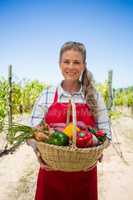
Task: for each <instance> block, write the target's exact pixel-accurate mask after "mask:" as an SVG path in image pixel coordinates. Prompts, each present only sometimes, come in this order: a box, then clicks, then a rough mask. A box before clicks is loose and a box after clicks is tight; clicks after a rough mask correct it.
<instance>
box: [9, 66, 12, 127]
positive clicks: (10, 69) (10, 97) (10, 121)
mask: <svg viewBox="0 0 133 200" xmlns="http://www.w3.org/2000/svg"><path fill="white" fill-rule="evenodd" d="M8 84H9V90H8V126H9V128H11V127H12V65H9V67H8Z"/></svg>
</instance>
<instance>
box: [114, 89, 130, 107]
mask: <svg viewBox="0 0 133 200" xmlns="http://www.w3.org/2000/svg"><path fill="white" fill-rule="evenodd" d="M114 103H115V105H116V106H133V87H132V86H131V87H128V88H120V89H117V90H116V92H115V99H114Z"/></svg>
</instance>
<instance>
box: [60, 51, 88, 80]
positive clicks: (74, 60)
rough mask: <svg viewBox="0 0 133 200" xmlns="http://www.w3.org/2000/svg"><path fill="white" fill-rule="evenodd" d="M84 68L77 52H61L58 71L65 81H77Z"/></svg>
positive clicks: (80, 56) (81, 58)
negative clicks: (59, 70)
mask: <svg viewBox="0 0 133 200" xmlns="http://www.w3.org/2000/svg"><path fill="white" fill-rule="evenodd" d="M84 68H85V64H84V62H83V57H82V54H81V53H80V52H79V51H77V50H73V49H70V50H66V51H65V52H63V54H62V57H61V60H60V69H61V72H62V75H63V77H64V79H65V80H70V81H76V80H79V78H80V75H81V74H82V72H83V71H84Z"/></svg>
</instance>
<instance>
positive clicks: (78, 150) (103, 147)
mask: <svg viewBox="0 0 133 200" xmlns="http://www.w3.org/2000/svg"><path fill="white" fill-rule="evenodd" d="M40 144H41V145H45V146H47V147H48V148H51V149H58V150H59V149H60V150H62V151H69V152H70V151H71V152H73V151H76V152H84V153H85V152H86V153H87V152H89V151H99V150H102V149H105V148H106V147H107V146H108V145H109V140H108V139H107V138H106V140H105V141H104V142H103V143H102V144H100V145H99V146H96V147H87V148H79V147H74V146H72V145H71V146H57V145H53V144H48V143H45V142H38V141H37V145H40Z"/></svg>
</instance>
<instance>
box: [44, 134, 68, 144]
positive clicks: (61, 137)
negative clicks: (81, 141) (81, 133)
mask: <svg viewBox="0 0 133 200" xmlns="http://www.w3.org/2000/svg"><path fill="white" fill-rule="evenodd" d="M47 143H48V144H54V145H57V146H67V145H68V144H69V137H68V136H67V135H66V134H65V133H63V132H59V131H56V132H54V133H52V134H51V135H50V137H49V139H48V141H47Z"/></svg>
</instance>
